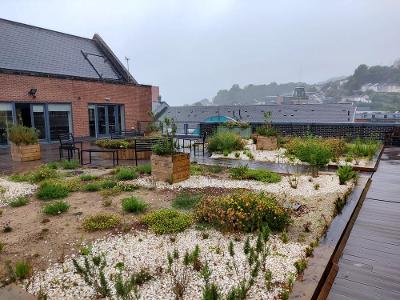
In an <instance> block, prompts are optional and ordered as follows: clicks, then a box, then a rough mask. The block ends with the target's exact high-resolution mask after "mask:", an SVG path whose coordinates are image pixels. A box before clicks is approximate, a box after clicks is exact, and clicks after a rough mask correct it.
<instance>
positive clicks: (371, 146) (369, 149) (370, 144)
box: [346, 138, 381, 159]
mask: <svg viewBox="0 0 400 300" xmlns="http://www.w3.org/2000/svg"><path fill="white" fill-rule="evenodd" d="M380 146H381V144H380V143H379V142H378V141H375V140H372V139H366V140H362V139H360V138H357V139H356V140H355V141H354V142H352V143H351V144H347V149H346V152H347V153H348V155H351V156H353V157H355V158H363V157H367V158H368V159H372V158H373V156H374V155H375V153H376V152H377V151H378V149H379V147H380Z"/></svg>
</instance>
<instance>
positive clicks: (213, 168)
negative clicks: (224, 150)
mask: <svg viewBox="0 0 400 300" xmlns="http://www.w3.org/2000/svg"><path fill="white" fill-rule="evenodd" d="M208 170H209V171H210V172H211V173H213V174H218V173H221V172H222V171H223V170H224V168H222V167H221V166H218V165H215V166H209V167H208Z"/></svg>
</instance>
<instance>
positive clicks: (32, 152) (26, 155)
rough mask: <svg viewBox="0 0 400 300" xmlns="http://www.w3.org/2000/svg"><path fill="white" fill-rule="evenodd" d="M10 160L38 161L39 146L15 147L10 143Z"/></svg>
mask: <svg viewBox="0 0 400 300" xmlns="http://www.w3.org/2000/svg"><path fill="white" fill-rule="evenodd" d="M11 159H12V160H13V161H31V160H39V159H40V145H39V144H34V145H15V144H13V143H11Z"/></svg>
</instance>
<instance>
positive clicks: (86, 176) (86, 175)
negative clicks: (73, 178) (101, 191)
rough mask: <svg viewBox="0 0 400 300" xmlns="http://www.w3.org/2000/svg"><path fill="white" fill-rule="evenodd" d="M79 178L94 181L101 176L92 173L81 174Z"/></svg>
mask: <svg viewBox="0 0 400 300" xmlns="http://www.w3.org/2000/svg"><path fill="white" fill-rule="evenodd" d="M79 178H80V179H81V180H82V181H92V180H96V179H98V178H99V177H98V176H95V175H91V174H82V175H81V176H79Z"/></svg>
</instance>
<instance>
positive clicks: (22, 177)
mask: <svg viewBox="0 0 400 300" xmlns="http://www.w3.org/2000/svg"><path fill="white" fill-rule="evenodd" d="M8 178H9V179H10V180H11V181H14V182H26V181H31V176H30V174H28V173H25V174H13V175H10V176H9V177H8Z"/></svg>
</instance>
